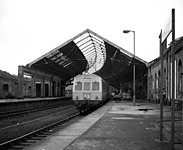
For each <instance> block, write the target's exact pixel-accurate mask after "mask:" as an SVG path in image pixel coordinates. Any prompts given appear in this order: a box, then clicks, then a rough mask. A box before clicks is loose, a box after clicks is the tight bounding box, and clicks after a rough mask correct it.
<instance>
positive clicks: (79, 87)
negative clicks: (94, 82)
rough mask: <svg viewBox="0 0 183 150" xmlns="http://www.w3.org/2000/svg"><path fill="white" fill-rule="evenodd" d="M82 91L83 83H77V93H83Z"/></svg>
mask: <svg viewBox="0 0 183 150" xmlns="http://www.w3.org/2000/svg"><path fill="white" fill-rule="evenodd" d="M81 90H82V82H76V84H75V91H81Z"/></svg>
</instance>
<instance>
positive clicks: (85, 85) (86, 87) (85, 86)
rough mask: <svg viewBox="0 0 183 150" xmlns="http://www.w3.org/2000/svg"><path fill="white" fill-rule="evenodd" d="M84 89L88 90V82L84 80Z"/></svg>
mask: <svg viewBox="0 0 183 150" xmlns="http://www.w3.org/2000/svg"><path fill="white" fill-rule="evenodd" d="M84 91H90V82H84Z"/></svg>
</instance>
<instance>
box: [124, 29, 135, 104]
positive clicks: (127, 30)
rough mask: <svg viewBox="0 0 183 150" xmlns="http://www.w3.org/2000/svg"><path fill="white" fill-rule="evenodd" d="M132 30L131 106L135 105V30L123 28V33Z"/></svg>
mask: <svg viewBox="0 0 183 150" xmlns="http://www.w3.org/2000/svg"><path fill="white" fill-rule="evenodd" d="M129 32H133V50H134V52H133V53H134V58H133V106H135V31H131V30H123V33H129Z"/></svg>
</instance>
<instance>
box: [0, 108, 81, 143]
mask: <svg viewBox="0 0 183 150" xmlns="http://www.w3.org/2000/svg"><path fill="white" fill-rule="evenodd" d="M64 110H65V111H64ZM77 112H78V111H77V110H76V108H75V107H73V106H64V107H63V106H61V107H58V108H54V109H49V110H44V111H40V112H36V113H30V114H27V115H24V116H22V117H16V118H12V119H6V120H2V121H1V122H0V143H3V142H5V141H7V140H10V139H13V138H15V137H18V136H21V135H23V134H26V133H29V132H32V131H34V130H37V129H39V128H41V127H43V126H46V125H49V124H51V123H53V122H56V121H59V120H62V119H64V118H66V117H67V116H69V115H72V114H75V113H77ZM51 114H54V115H51ZM37 118H41V119H37ZM25 122H26V123H25Z"/></svg>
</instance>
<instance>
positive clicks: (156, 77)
mask: <svg viewBox="0 0 183 150" xmlns="http://www.w3.org/2000/svg"><path fill="white" fill-rule="evenodd" d="M157 83H158V81H157V74H156V73H155V87H154V89H155V90H156V89H157V86H158V85H157Z"/></svg>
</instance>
